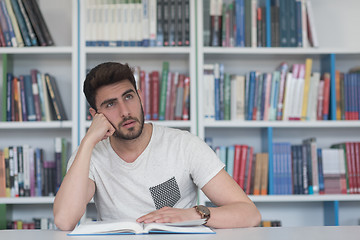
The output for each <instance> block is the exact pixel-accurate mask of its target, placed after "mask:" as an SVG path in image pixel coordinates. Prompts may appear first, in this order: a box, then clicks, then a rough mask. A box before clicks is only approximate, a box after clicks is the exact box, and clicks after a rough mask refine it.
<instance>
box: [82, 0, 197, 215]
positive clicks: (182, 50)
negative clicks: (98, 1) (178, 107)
mask: <svg viewBox="0 0 360 240" xmlns="http://www.w3.org/2000/svg"><path fill="white" fill-rule="evenodd" d="M89 2H90V1H81V3H80V9H79V12H80V13H79V14H80V18H79V21H80V26H85V25H86V20H87V11H86V9H87V5H86V4H87V3H89ZM189 2H190V6H189V9H190V46H181V47H176V46H171V47H163V46H155V47H129V46H127V47H125V46H120V47H107V46H106V47H104V46H86V36H87V35H88V34H87V33H86V27H83V28H80V39H79V52H80V55H79V59H80V65H79V76H80V77H79V96H80V97H79V109H80V111H79V112H80V115H79V126H80V128H79V136H78V137H79V139H82V137H83V136H84V135H85V133H86V131H87V128H88V127H89V126H90V124H91V121H88V120H86V111H87V109H86V99H85V96H84V94H83V93H82V87H83V81H84V80H85V77H86V72H87V70H89V69H91V68H93V67H95V66H96V65H98V64H100V63H102V62H107V61H116V62H121V63H128V64H129V66H130V67H140V69H141V70H144V71H146V72H151V71H155V70H156V71H159V77H160V78H161V71H162V63H163V62H164V61H167V62H169V71H170V72H179V73H180V74H185V75H187V76H189V77H190V109H191V110H190V120H188V121H182V120H178V121H176V120H165V121H160V120H159V121H153V120H149V121H148V122H154V123H156V124H159V125H164V126H169V127H174V128H179V129H184V130H187V131H190V132H191V133H193V134H195V135H196V134H197V125H196V124H197V115H196V112H197V111H196V107H197V104H196V47H197V46H196V32H195V28H196V25H195V24H196V14H195V7H196V4H195V1H189ZM129 34H130V33H129ZM86 217H88V218H96V209H95V207H94V204H89V205H88V208H87V211H86Z"/></svg>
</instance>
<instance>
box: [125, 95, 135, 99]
mask: <svg viewBox="0 0 360 240" xmlns="http://www.w3.org/2000/svg"><path fill="white" fill-rule="evenodd" d="M132 98H133V95H131V94H128V95H126V96H125V100H130V99H132Z"/></svg>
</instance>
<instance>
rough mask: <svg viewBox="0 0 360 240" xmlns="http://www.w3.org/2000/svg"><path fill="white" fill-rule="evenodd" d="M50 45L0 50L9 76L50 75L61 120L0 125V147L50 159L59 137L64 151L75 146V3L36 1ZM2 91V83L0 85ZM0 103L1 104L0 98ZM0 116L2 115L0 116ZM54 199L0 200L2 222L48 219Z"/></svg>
mask: <svg viewBox="0 0 360 240" xmlns="http://www.w3.org/2000/svg"><path fill="white" fill-rule="evenodd" d="M38 3H39V6H40V9H41V12H42V14H43V16H44V18H45V21H46V23H47V25H48V28H49V30H50V32H51V35H52V37H53V39H54V41H55V46H51V47H23V48H0V55H1V56H2V58H1V59H0V63H1V66H3V64H4V62H3V60H5V61H7V65H8V69H3V67H1V69H0V73H1V76H2V74H3V73H4V72H7V71H8V72H12V73H13V74H14V75H15V76H18V75H24V74H30V69H33V68H35V69H38V70H39V71H40V72H41V73H46V72H48V73H50V74H51V75H53V76H54V77H55V78H56V81H57V85H58V88H59V91H60V95H61V98H62V101H63V103H64V106H65V111H66V114H67V116H68V119H69V120H67V121H51V122H42V121H41V122H0V136H1V137H0V149H3V148H5V147H8V146H11V145H14V146H18V145H24V144H28V145H31V146H32V147H41V148H42V149H44V157H45V159H48V160H51V159H54V151H55V148H54V139H55V137H64V138H66V139H67V140H68V142H70V143H71V144H70V145H71V148H70V151H72V150H73V149H75V147H76V146H77V145H78V142H77V135H78V110H77V109H78V103H77V96H78V87H77V79H78V52H77V49H78V48H77V42H78V41H77V36H78V35H77V32H78V31H77V26H78V25H77V2H76V1H71V0H64V1H45V0H39V1H38ZM0 86H1V87H0V88H1V89H2V80H1V83H0ZM0 101H1V100H0ZM1 117H2V116H1ZM53 201H54V197H19V198H0V204H6V208H7V211H6V212H7V219H12V220H25V221H32V219H33V218H34V217H38V218H42V217H46V218H53V217H52V203H53Z"/></svg>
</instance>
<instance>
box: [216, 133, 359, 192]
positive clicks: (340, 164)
mask: <svg viewBox="0 0 360 240" xmlns="http://www.w3.org/2000/svg"><path fill="white" fill-rule="evenodd" d="M359 149H360V142H345V143H339V144H333V145H332V146H331V148H318V147H317V143H316V139H315V138H309V139H305V140H303V142H302V144H290V143H288V142H281V143H280V142H279V143H274V144H273V149H272V156H269V154H268V153H254V151H253V147H251V146H248V145H234V146H218V147H215V148H214V150H215V152H216V153H217V155H218V156H219V158H220V160H221V161H223V162H224V163H225V164H226V168H225V170H226V171H227V172H228V173H229V175H230V176H232V177H233V178H234V180H235V181H236V182H237V183H238V184H239V186H240V187H241V188H242V189H243V190H244V191H245V193H246V194H251V195H267V194H278V195H283V194H355V193H360V154H359Z"/></svg>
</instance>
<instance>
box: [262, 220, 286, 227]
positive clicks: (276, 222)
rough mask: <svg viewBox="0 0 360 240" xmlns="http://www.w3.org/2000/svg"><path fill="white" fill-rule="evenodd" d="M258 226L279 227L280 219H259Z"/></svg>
mask: <svg viewBox="0 0 360 240" xmlns="http://www.w3.org/2000/svg"><path fill="white" fill-rule="evenodd" d="M259 227H281V221H280V220H261V222H260V225H259Z"/></svg>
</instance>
